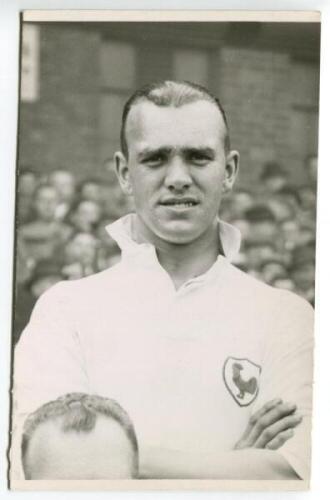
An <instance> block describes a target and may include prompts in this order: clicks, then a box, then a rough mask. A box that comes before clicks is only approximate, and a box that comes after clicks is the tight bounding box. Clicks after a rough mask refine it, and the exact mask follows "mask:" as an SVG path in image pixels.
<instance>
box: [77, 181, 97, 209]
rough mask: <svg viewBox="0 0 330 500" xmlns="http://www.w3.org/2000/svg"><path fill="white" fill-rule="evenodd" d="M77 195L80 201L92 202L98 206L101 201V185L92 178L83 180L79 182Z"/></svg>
mask: <svg viewBox="0 0 330 500" xmlns="http://www.w3.org/2000/svg"><path fill="white" fill-rule="evenodd" d="M78 193H79V198H80V199H81V200H88V201H94V202H95V203H99V204H100V203H101V201H102V183H101V181H100V180H98V179H94V178H90V179H85V180H83V181H82V182H81V184H80V186H79V189H78Z"/></svg>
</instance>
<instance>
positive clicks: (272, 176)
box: [260, 161, 288, 194]
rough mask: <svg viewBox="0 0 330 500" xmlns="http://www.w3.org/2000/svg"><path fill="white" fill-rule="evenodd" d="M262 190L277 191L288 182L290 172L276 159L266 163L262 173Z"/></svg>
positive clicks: (272, 192)
mask: <svg viewBox="0 0 330 500" xmlns="http://www.w3.org/2000/svg"><path fill="white" fill-rule="evenodd" d="M260 183H261V191H264V192H266V193H269V194H274V193H277V192H278V191H279V190H281V189H282V188H284V187H285V186H286V185H287V184H288V173H287V172H286V171H285V170H284V169H283V168H282V167H281V165H280V164H279V163H278V162H276V161H269V162H267V163H265V164H264V166H263V168H262V170H261V174H260Z"/></svg>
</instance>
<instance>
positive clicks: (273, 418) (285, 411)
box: [248, 403, 297, 446]
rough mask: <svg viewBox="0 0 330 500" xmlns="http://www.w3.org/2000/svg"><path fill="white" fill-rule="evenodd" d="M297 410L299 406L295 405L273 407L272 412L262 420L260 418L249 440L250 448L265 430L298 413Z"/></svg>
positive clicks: (286, 404)
mask: <svg viewBox="0 0 330 500" xmlns="http://www.w3.org/2000/svg"><path fill="white" fill-rule="evenodd" d="M296 409H297V406H296V405H295V404H292V403H280V404H277V405H276V406H275V407H273V408H272V409H271V410H269V411H268V412H267V413H265V414H264V415H262V416H261V417H260V418H258V420H257V421H256V423H255V424H254V426H253V428H252V430H251V432H250V435H249V438H248V439H249V443H250V446H253V445H254V443H255V442H256V441H257V439H258V438H259V436H260V435H261V434H262V433H263V432H264V430H265V429H266V428H267V427H269V426H271V425H273V424H274V423H275V422H278V421H279V420H281V419H282V418H283V417H286V416H288V415H291V414H292V413H294V412H295V411H296Z"/></svg>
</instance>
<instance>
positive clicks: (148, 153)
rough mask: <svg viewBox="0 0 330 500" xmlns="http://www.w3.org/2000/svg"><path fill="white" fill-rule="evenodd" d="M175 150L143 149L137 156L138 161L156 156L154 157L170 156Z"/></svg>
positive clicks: (169, 148)
mask: <svg viewBox="0 0 330 500" xmlns="http://www.w3.org/2000/svg"><path fill="white" fill-rule="evenodd" d="M172 150H173V148H171V147H168V146H164V147H161V148H148V147H146V148H143V149H142V150H141V151H140V152H139V153H138V155H137V157H138V159H139V160H141V159H144V158H146V157H148V156H154V155H169V154H170V153H171V151H172Z"/></svg>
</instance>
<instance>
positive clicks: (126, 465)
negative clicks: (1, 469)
mask: <svg viewBox="0 0 330 500" xmlns="http://www.w3.org/2000/svg"><path fill="white" fill-rule="evenodd" d="M60 423H61V418H59V419H56V420H55V419H54V420H49V421H48V422H44V423H42V424H40V426H39V427H38V428H37V429H36V430H35V432H34V434H33V435H32V438H31V441H30V443H29V446H28V450H27V455H26V460H25V463H26V467H25V469H26V471H25V473H26V475H27V476H28V477H29V478H30V479H130V478H131V477H132V472H133V449H132V445H131V443H130V441H129V440H128V438H127V436H126V434H125V432H124V431H123V429H122V428H121V426H120V425H119V424H118V423H117V422H115V421H114V420H112V419H111V418H108V417H104V416H101V415H99V416H98V417H97V421H96V425H95V428H94V429H93V430H92V431H90V432H77V431H71V432H63V431H62V429H61V427H60Z"/></svg>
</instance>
